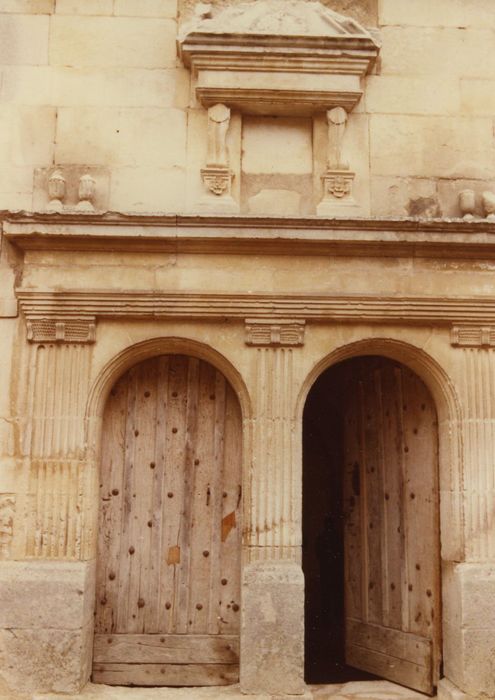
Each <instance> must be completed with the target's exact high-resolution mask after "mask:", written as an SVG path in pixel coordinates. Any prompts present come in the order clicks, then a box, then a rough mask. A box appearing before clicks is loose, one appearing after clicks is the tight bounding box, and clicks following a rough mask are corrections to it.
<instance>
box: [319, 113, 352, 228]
mask: <svg viewBox="0 0 495 700" xmlns="http://www.w3.org/2000/svg"><path fill="white" fill-rule="evenodd" d="M326 116H327V125H328V162H327V169H326V171H325V173H324V175H323V176H322V180H323V199H322V200H321V202H320V203H319V205H318V207H317V213H318V214H319V215H320V216H356V215H359V213H360V208H359V206H358V205H357V203H356V201H355V199H354V197H353V196H352V187H353V183H354V178H355V177H356V174H355V173H354V172H352V171H351V170H350V168H349V164H348V163H347V162H346V161H345V160H344V158H343V148H344V137H345V132H346V127H347V120H348V115H347V112H346V111H345V109H344V108H343V107H334V108H333V109H330V110H328V112H327V115H326Z"/></svg>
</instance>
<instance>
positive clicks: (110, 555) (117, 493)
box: [93, 355, 242, 686]
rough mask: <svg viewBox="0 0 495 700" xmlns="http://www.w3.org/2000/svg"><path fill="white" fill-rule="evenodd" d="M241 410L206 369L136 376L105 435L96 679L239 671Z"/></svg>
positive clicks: (138, 368) (167, 367) (114, 402)
mask: <svg viewBox="0 0 495 700" xmlns="http://www.w3.org/2000/svg"><path fill="white" fill-rule="evenodd" d="M241 428H242V422H241V412H240V406H239V402H238V399H237V396H236V395H235V393H234V391H233V389H232V388H231V386H230V384H229V383H228V382H227V380H226V379H225V377H224V375H223V374H222V373H221V372H219V371H218V370H217V369H216V368H215V367H213V366H212V365H211V364H209V363H208V362H205V361H204V360H200V359H197V358H194V357H189V356H186V355H161V356H158V357H153V358H151V359H147V360H144V361H142V362H140V363H139V364H137V365H135V366H134V367H131V369H129V370H128V371H127V372H126V373H125V374H124V375H123V376H122V377H121V378H120V379H119V380H118V381H117V382H116V384H115V385H114V387H113V388H112V390H111V392H110V395H109V397H108V400H107V403H106V406H105V411H104V416H103V429H102V441H101V442H102V449H101V469H100V503H99V523H98V545H97V576H96V612H95V642H94V658H93V681H94V682H99V683H106V684H110V685H136V686H139V685H142V686H159V685H179V686H188V685H222V684H228V683H234V682H236V681H237V679H238V674H239V626H240V625H239V617H240V608H239V602H240V551H241V526H240V519H241V498H242V494H241V450H242V430H241Z"/></svg>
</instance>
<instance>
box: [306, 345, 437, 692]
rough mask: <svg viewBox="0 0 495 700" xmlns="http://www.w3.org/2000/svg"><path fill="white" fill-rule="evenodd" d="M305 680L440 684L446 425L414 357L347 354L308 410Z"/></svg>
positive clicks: (317, 387)
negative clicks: (412, 363)
mask: <svg viewBox="0 0 495 700" xmlns="http://www.w3.org/2000/svg"><path fill="white" fill-rule="evenodd" d="M303 462H304V472H303V569H304V573H305V579H306V613H305V614H306V680H307V681H308V682H313V683H328V682H345V681H348V680H358V679H364V678H369V677H370V676H369V675H367V674H373V675H374V676H378V677H382V678H387V679H389V680H392V681H396V682H398V683H401V684H403V685H406V686H409V687H411V688H415V689H417V690H421V691H422V692H427V693H433V691H434V687H435V686H436V683H437V681H438V677H439V672H440V659H441V632H440V630H441V620H440V617H441V594H440V553H439V541H440V535H439V494H438V425H437V414H436V410H435V405H434V402H433V399H432V397H431V395H430V392H429V390H428V389H427V387H426V386H425V384H424V383H423V382H422V380H421V379H420V378H419V377H418V376H417V375H416V374H415V373H414V372H412V371H411V370H410V369H408V368H407V367H405V366H404V365H402V364H400V363H398V362H395V361H393V360H390V359H387V358H385V357H379V356H363V357H356V358H352V359H350V360H346V361H343V362H341V363H339V364H336V365H334V366H332V367H330V368H328V369H327V370H326V371H324V372H323V373H322V374H321V375H320V377H319V378H318V379H317V381H316V382H315V384H314V385H313V387H312V389H311V391H310V393H309V395H308V399H307V401H306V405H305V410H304V437H303Z"/></svg>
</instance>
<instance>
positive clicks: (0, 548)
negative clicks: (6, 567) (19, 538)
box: [0, 493, 16, 559]
mask: <svg viewBox="0 0 495 700" xmlns="http://www.w3.org/2000/svg"><path fill="white" fill-rule="evenodd" d="M15 501H16V498H15V495H14V494H13V493H2V494H0V559H9V557H10V547H11V544H12V538H13V536H14V514H15Z"/></svg>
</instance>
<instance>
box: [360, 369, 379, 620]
mask: <svg viewBox="0 0 495 700" xmlns="http://www.w3.org/2000/svg"><path fill="white" fill-rule="evenodd" d="M363 363H366V360H361V361H360V371H361V376H362V386H363V405H362V422H363V435H364V441H363V448H364V453H365V455H366V458H365V470H366V480H365V483H366V488H365V493H364V494H363V500H364V501H365V503H366V520H365V522H364V523H363V528H365V530H366V537H367V555H368V557H367V558H368V565H367V590H368V594H367V595H368V620H367V621H368V622H378V623H380V622H381V621H382V616H383V605H382V564H381V561H382V546H381V545H382V541H381V528H382V502H381V496H380V494H381V491H382V487H381V478H380V440H379V428H380V423H379V417H378V416H379V410H378V401H377V396H376V390H375V382H374V372H373V369H372V370H371V371H366V365H365V364H363Z"/></svg>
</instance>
